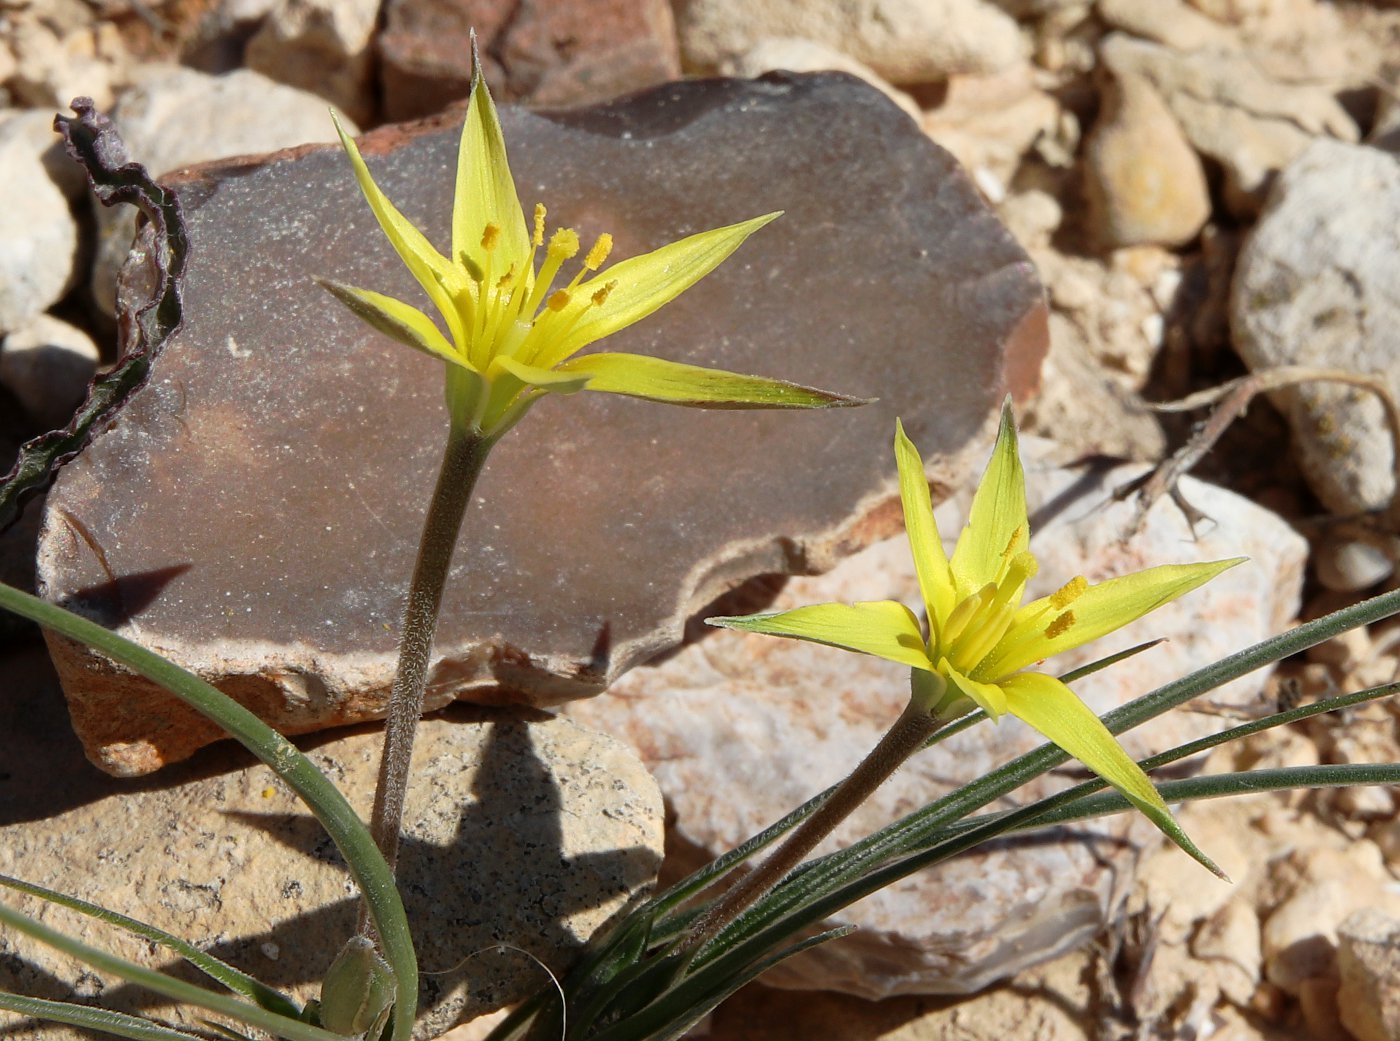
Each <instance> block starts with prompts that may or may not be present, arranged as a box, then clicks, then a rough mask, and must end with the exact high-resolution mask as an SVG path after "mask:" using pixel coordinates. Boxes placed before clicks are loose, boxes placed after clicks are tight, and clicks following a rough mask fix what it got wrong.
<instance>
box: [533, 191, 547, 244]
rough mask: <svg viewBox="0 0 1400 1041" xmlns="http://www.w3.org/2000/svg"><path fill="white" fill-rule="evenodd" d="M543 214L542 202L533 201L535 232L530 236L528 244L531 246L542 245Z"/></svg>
mask: <svg viewBox="0 0 1400 1041" xmlns="http://www.w3.org/2000/svg"><path fill="white" fill-rule="evenodd" d="M544 215H545V208H544V203H542V202H537V203H535V233H534V234H533V235H532V236H530V244H531V245H532V246H543V245H544Z"/></svg>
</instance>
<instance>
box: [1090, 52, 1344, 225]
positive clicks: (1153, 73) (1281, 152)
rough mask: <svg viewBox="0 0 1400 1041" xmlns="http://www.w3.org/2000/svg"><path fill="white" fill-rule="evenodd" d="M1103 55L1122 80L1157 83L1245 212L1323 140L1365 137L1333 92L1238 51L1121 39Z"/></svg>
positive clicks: (1254, 208) (1229, 198)
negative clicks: (1265, 68)
mask: <svg viewBox="0 0 1400 1041" xmlns="http://www.w3.org/2000/svg"><path fill="white" fill-rule="evenodd" d="M1100 54H1101V57H1102V60H1103V62H1104V64H1105V65H1106V66H1107V67H1108V69H1109V70H1110V71H1112V72H1113V73H1114V74H1115V75H1118V76H1124V75H1137V76H1141V77H1143V78H1145V79H1147V80H1148V81H1149V82H1150V83H1151V84H1152V86H1153V87H1154V88H1155V89H1156V91H1157V92H1158V94H1160V95H1161V96H1162V98H1163V100H1165V101H1166V103H1167V107H1168V108H1169V109H1171V112H1172V114H1173V115H1174V116H1175V117H1176V120H1177V122H1178V123H1180V124H1181V127H1182V129H1183V130H1184V131H1185V133H1186V137H1187V139H1188V140H1189V141H1190V142H1191V144H1192V146H1193V147H1194V148H1195V149H1196V151H1198V152H1200V153H1201V154H1202V155H1204V156H1206V157H1208V158H1210V159H1214V160H1215V161H1216V162H1218V163H1220V165H1221V166H1222V167H1223V169H1224V171H1225V197H1226V202H1227V203H1228V204H1229V205H1230V208H1231V209H1232V210H1234V211H1235V212H1237V213H1241V214H1245V215H1249V214H1252V213H1253V212H1255V211H1257V209H1258V208H1259V205H1260V204H1261V203H1262V202H1263V197H1264V194H1265V192H1266V191H1267V190H1268V187H1269V181H1270V178H1271V177H1272V175H1273V174H1275V173H1277V172H1278V171H1279V170H1280V169H1282V168H1283V167H1284V166H1286V165H1288V163H1290V162H1291V161H1292V160H1293V159H1294V158H1295V157H1296V156H1298V155H1299V154H1300V153H1301V152H1302V151H1303V150H1304V149H1305V148H1307V147H1308V145H1310V144H1311V143H1312V142H1313V141H1314V140H1315V139H1316V138H1319V137H1334V138H1338V139H1340V140H1343V141H1355V140H1356V139H1357V137H1358V131H1357V127H1356V124H1355V123H1354V122H1352V120H1351V117H1350V116H1348V115H1347V113H1346V110H1345V109H1343V108H1342V107H1341V105H1340V104H1339V103H1338V102H1337V100H1336V99H1335V98H1333V97H1332V95H1331V94H1330V93H1329V92H1328V91H1327V90H1325V89H1324V88H1322V87H1318V86H1312V85H1308V84H1294V83H1286V82H1282V81H1280V80H1275V79H1272V78H1270V77H1269V76H1268V75H1266V74H1265V73H1264V72H1262V71H1261V70H1260V68H1259V67H1258V64H1257V62H1256V61H1255V60H1254V59H1253V57H1252V56H1251V55H1249V54H1245V53H1243V52H1240V51H1237V50H1222V49H1220V48H1207V49H1200V50H1194V51H1178V50H1174V49H1172V48H1169V47H1165V46H1162V45H1160V44H1155V43H1149V42H1147V41H1145V40H1136V39H1133V38H1131V37H1129V36H1126V35H1124V34H1122V33H1114V34H1112V35H1110V36H1108V37H1106V38H1105V39H1104V40H1103V42H1102V44H1101V45H1100Z"/></svg>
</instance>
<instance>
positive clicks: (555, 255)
mask: <svg viewBox="0 0 1400 1041" xmlns="http://www.w3.org/2000/svg"><path fill="white" fill-rule="evenodd" d="M577 253H578V232H576V231H575V230H574V229H573V228H560V229H559V230H558V231H556V232H555V233H554V234H553V235H551V236H550V237H549V253H548V257H549V259H550V260H553V261H556V262H557V261H561V260H568V259H569V258H570V257H572V256H574V255H575V254H577Z"/></svg>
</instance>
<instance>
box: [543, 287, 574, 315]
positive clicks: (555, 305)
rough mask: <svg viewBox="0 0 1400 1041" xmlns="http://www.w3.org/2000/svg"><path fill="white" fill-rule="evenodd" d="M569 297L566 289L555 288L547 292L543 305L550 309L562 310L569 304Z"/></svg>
mask: <svg viewBox="0 0 1400 1041" xmlns="http://www.w3.org/2000/svg"><path fill="white" fill-rule="evenodd" d="M570 299H572V298H571V297H570V296H569V291H568V290H567V289H556V290H555V291H554V292H552V293H550V294H549V300H548V301H546V303H545V306H546V307H548V308H549V309H550V310H551V311H562V310H564V308H566V307H568V306H569V300H570Z"/></svg>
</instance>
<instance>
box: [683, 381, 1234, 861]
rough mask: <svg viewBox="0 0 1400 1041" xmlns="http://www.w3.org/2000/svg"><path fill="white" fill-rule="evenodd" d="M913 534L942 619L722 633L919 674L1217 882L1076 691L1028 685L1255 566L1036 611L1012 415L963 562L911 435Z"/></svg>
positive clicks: (939, 705)
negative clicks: (1015, 730) (1041, 742)
mask: <svg viewBox="0 0 1400 1041" xmlns="http://www.w3.org/2000/svg"><path fill="white" fill-rule="evenodd" d="M894 449H895V459H896V462H897V464H898V468H899V485H900V497H901V499H902V500H903V504H904V523H905V527H906V529H907V531H908V535H909V545H910V548H911V549H912V550H913V554H914V565H915V570H916V571H917V573H918V579H919V588H920V591H921V592H922V593H923V600H924V608H925V611H926V612H927V617H928V635H927V638H926V637H925V635H924V632H923V630H922V628H921V627H920V625H919V619H918V618H917V617H916V616H915V614H914V612H912V611H911V610H909V608H908V607H906V606H905V605H903V604H901V603H896V602H894V601H890V600H882V601H875V602H869V603H857V604H818V605H815V606H812V607H799V608H797V609H796V610H792V611H779V612H776V613H771V614H760V615H753V616H750V617H744V618H711V619H709V622H710V624H711V625H720V626H725V627H727V628H730V629H742V630H745V631H747V632H754V633H767V634H770V635H773V636H788V637H793V638H796V639H799V640H811V641H814V642H816V643H823V644H829V645H831V646H834V647H843V648H845V649H847V650H851V651H859V652H861V653H864V654H873V655H876V656H878V657H881V658H886V659H889V660H890V661H895V662H899V663H901V664H903V665H908V666H910V668H911V669H912V670H913V672H912V689H913V697H914V699H915V700H916V702H917V703H918V704H919V705H920V706H921V707H923V708H925V709H926V710H927V711H928V712H930V713H931V714H933V715H935V716H936V717H938V718H941V719H944V720H950V719H953V718H956V717H957V716H960V715H963V714H964V713H966V712H967V711H970V710H971V708H972V707H973V706H974V705H976V706H978V707H980V708H982V709H985V710H986V712H987V714H988V715H989V716H991V717H992V718H993V719H997V718H998V717H1000V716H1002V715H1003V714H1007V713H1009V714H1010V715H1013V716H1015V717H1017V718H1018V719H1022V720H1024V721H1025V722H1027V723H1029V724H1030V725H1031V726H1032V727H1034V728H1035V729H1036V730H1038V731H1039V732H1040V733H1041V734H1043V735H1044V736H1045V737H1047V738H1048V739H1049V740H1051V741H1053V742H1054V743H1055V744H1057V745H1059V746H1060V748H1062V749H1063V750H1064V751H1066V752H1068V753H1069V754H1070V755H1071V756H1073V757H1074V758H1076V759H1078V760H1079V761H1080V762H1082V763H1084V765H1085V766H1087V767H1089V768H1090V769H1091V770H1093V771H1094V772H1095V773H1097V774H1098V775H1099V776H1100V777H1102V778H1103V779H1104V780H1105V781H1107V782H1108V783H1110V784H1111V785H1113V786H1114V787H1115V788H1117V789H1118V790H1119V791H1120V792H1121V793H1122V794H1123V795H1124V796H1125V797H1126V798H1127V799H1128V800H1129V801H1130V802H1131V803H1132V804H1133V805H1134V806H1136V807H1137V808H1138V809H1140V810H1142V812H1143V813H1145V814H1146V815H1147V816H1148V817H1149V818H1151V819H1152V821H1153V822H1154V823H1155V824H1157V826H1158V827H1159V828H1161V829H1162V830H1163V831H1164V832H1166V834H1167V835H1168V836H1169V837H1171V838H1172V839H1173V840H1174V841H1175V842H1177V844H1178V845H1180V846H1182V848H1183V849H1185V850H1186V852H1188V853H1190V854H1191V855H1192V856H1194V857H1196V859H1198V860H1200V861H1201V862H1202V863H1204V864H1205V865H1206V866H1207V867H1210V868H1211V869H1212V870H1217V872H1218V869H1216V868H1215V867H1214V865H1213V864H1211V863H1210V861H1209V860H1208V859H1207V858H1205V857H1204V855H1203V854H1201V853H1200V851H1199V850H1197V849H1196V848H1195V846H1194V845H1193V844H1191V842H1190V840H1189V839H1187V838H1186V836H1185V835H1184V834H1183V833H1182V831H1181V829H1180V828H1179V827H1178V825H1177V824H1176V822H1175V821H1174V820H1173V819H1172V817H1171V814H1170V812H1169V811H1168V810H1167V806H1166V803H1165V802H1163V801H1162V797H1161V795H1159V794H1158V792H1157V789H1156V788H1154V787H1153V786H1152V782H1151V781H1149V780H1148V779H1147V775H1146V774H1144V773H1143V771H1142V768H1141V767H1139V766H1138V765H1137V763H1136V762H1134V761H1133V759H1132V758H1131V757H1130V756H1129V755H1128V753H1127V752H1125V751H1124V750H1123V747H1122V746H1121V745H1120V744H1119V743H1118V742H1117V741H1116V740H1115V739H1114V737H1113V735H1112V734H1110V733H1109V732H1108V729H1107V728H1106V727H1105V726H1104V725H1103V723H1102V722H1101V721H1100V720H1099V718H1098V717H1097V716H1096V715H1094V713H1093V712H1092V711H1090V709H1089V708H1088V706H1086V705H1085V704H1084V703H1083V702H1082V701H1080V700H1079V698H1078V697H1076V696H1075V694H1074V693H1073V692H1072V691H1070V689H1069V688H1068V687H1066V686H1065V684H1064V683H1062V682H1060V680H1058V679H1056V678H1054V677H1053V676H1047V675H1045V674H1044V673H1040V672H1032V671H1028V670H1029V668H1030V666H1032V665H1035V664H1037V663H1039V662H1040V661H1042V660H1043V659H1045V658H1048V657H1050V656H1051V655H1053V654H1058V653H1060V652H1061V651H1067V650H1069V649H1071V648H1073V647H1078V646H1080V645H1081V644H1085V643H1088V642H1089V641H1090V640H1094V639H1097V638H1098V637H1100V636H1104V635H1106V634H1107V633H1111V632H1113V631H1114V630H1115V629H1119V628H1121V627H1122V626H1124V625H1127V624H1128V623H1129V622H1132V621H1135V620H1136V619H1138V618H1141V617H1142V616H1143V615H1145V614H1147V613H1148V612H1149V611H1152V610H1155V609H1156V608H1158V607H1161V606H1162V605H1163V604H1166V603H1169V602H1171V601H1172V600H1175V599H1176V598H1177V597H1179V596H1182V595H1184V594H1185V593H1188V592H1190V591H1191V590H1192V589H1195V588H1196V587H1197V586H1199V585H1201V584H1202V583H1204V582H1206V581H1208V580H1210V579H1211V578H1214V577H1215V576H1216V575H1218V574H1220V573H1221V572H1222V571H1225V570H1226V569H1227V568H1231V567H1234V566H1235V565H1236V564H1239V563H1241V561H1243V560H1244V558H1243V557H1237V558H1234V559H1232V560H1220V561H1215V562H1212V563H1207V564H1174V565H1165V566H1162V567H1154V568H1149V569H1147V570H1146V571H1139V572H1137V573H1136V574H1132V575H1124V576H1123V577H1121V578H1114V579H1109V580H1108V581H1106V582H1100V583H1098V584H1096V585H1090V584H1089V583H1088V582H1086V581H1085V580H1084V578H1083V577H1078V578H1075V579H1074V580H1072V581H1070V582H1067V583H1066V584H1065V585H1064V586H1062V587H1061V588H1060V589H1059V590H1057V591H1056V592H1055V593H1052V594H1051V595H1050V596H1045V597H1041V598H1040V599H1038V600H1032V601H1031V602H1030V603H1026V604H1023V603H1022V602H1021V601H1022V598H1023V596H1024V594H1025V589H1026V582H1027V580H1028V579H1030V578H1031V577H1032V576H1033V575H1034V574H1035V573H1036V571H1037V564H1036V560H1035V557H1033V556H1032V555H1031V552H1030V548H1029V546H1030V528H1029V524H1028V522H1027V519H1026V482H1025V475H1024V473H1023V472H1022V469H1021V460H1020V456H1019V454H1018V452H1017V447H1016V427H1015V424H1014V422H1013V419H1012V415H1011V408H1010V405H1009V404H1008V405H1007V406H1006V407H1005V408H1004V409H1003V411H1002V418H1001V429H1000V432H999V434H998V436H997V443H996V447H995V449H994V450H993V452H992V459H991V462H990V463H989V464H988V466H987V471H986V473H985V474H984V475H983V478H982V483H981V484H980V485H979V486H978V488H977V492H976V495H975V496H974V497H973V501H972V510H971V514H970V516H969V517H968V522H967V526H966V527H965V528H964V529H963V531H962V534H961V535H959V537H958V542H957V546H956V547H955V548H954V550H953V555H952V557H951V559H950V558H949V557H948V555H947V554H946V553H945V552H944V549H943V542H942V540H941V538H940V537H939V533H938V526H937V524H936V523H935V522H934V518H933V505H932V501H931V498H930V495H929V486H928V480H927V478H926V477H925V475H924V467H923V461H922V460H921V459H920V458H919V452H918V450H917V449H916V448H915V447H914V444H913V442H911V441H910V440H909V438H908V437H906V436H905V433H904V428H903V426H902V425H899V424H896V428H895V444H894Z"/></svg>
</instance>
